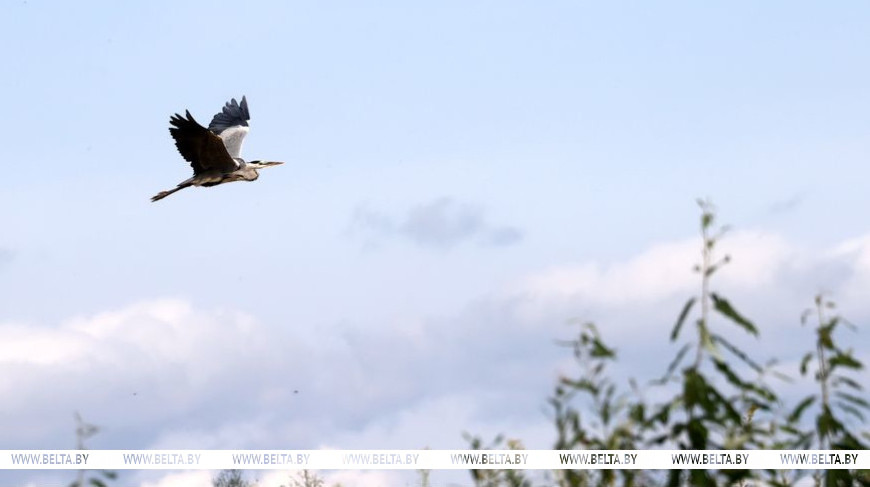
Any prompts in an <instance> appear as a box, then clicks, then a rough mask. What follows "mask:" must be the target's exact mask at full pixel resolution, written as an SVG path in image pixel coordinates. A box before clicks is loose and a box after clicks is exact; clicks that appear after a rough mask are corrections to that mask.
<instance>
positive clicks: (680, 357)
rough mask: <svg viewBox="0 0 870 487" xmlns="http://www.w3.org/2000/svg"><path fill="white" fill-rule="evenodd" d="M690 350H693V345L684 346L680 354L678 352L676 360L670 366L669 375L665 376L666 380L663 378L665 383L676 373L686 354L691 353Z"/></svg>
mask: <svg viewBox="0 0 870 487" xmlns="http://www.w3.org/2000/svg"><path fill="white" fill-rule="evenodd" d="M690 348H691V345H690V344H688V343H687V344H685V345H683V347H682V348H681V349H680V351H679V352H677V355H676V356H675V357H674V360H672V361H671V363H670V364H669V365H668V372H667V374H666V375H665V377H664V378H662V382H663V383H664V382H665V381H667V380H668V379H669V378H670V377H671V375H672V374H673V373H674V370H676V369H677V366H679V365H680V362H682V361H683V357H685V356H686V353H687V352H688V351H689V349H690Z"/></svg>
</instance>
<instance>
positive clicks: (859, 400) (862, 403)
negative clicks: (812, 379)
mask: <svg viewBox="0 0 870 487" xmlns="http://www.w3.org/2000/svg"><path fill="white" fill-rule="evenodd" d="M834 394H835V395H836V396H837V397H839V398H840V399H842V400H844V401H848V402H850V403H852V404H854V405H856V406H858V407H861V408H864V409H870V403H867V400H866V399H864V398H863V397H858V396H853V395H852V394H847V393H845V392H842V391H837V392H836V393H834Z"/></svg>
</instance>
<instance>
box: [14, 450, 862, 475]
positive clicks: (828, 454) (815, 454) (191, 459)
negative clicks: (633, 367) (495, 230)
mask: <svg viewBox="0 0 870 487" xmlns="http://www.w3.org/2000/svg"><path fill="white" fill-rule="evenodd" d="M833 468H840V469H842V468H845V469H870V450H717V451H713V450H710V451H690V450H0V470H81V469H87V470H223V469H241V470H302V469H311V470H418V469H426V470H470V469H510V470H527V469H528V470H574V469H612V470H632V469H639V470H672V469H709V470H722V469H749V470H762V469H775V470H791V469H813V470H815V469H833Z"/></svg>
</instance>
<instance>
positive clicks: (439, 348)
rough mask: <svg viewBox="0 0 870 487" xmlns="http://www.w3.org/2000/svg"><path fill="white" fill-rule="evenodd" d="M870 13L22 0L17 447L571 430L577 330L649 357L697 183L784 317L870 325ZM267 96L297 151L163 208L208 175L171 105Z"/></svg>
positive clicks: (247, 444) (5, 356)
mask: <svg viewBox="0 0 870 487" xmlns="http://www.w3.org/2000/svg"><path fill="white" fill-rule="evenodd" d="M868 15H870V6H868V5H867V4H866V3H864V2H838V3H837V4H835V5H832V4H825V5H822V4H819V3H817V2H765V3H763V4H760V3H758V2H729V3H727V4H725V3H721V4H711V3H697V2H656V3H654V4H651V3H645V2H606V3H604V2H599V3H591V2H586V3H582V2H549V3H547V4H546V5H542V4H541V3H540V2H537V3H534V4H533V3H528V2H477V3H474V4H469V3H468V2H439V3H438V4H437V5H436V4H419V3H415V4H413V5H412V4H409V3H407V2H379V3H377V4H368V5H363V4H360V3H359V2H309V3H300V2H251V3H248V4H238V3H230V2H183V3H182V2H139V3H133V2H127V3H118V2H74V3H63V2H43V1H38V0H27V1H16V2H7V3H4V4H3V6H2V7H0V50H2V53H3V60H4V66H5V69H4V74H3V76H2V78H0V86H2V87H3V90H2V91H3V93H5V96H6V99H5V101H4V105H5V106H4V116H3V117H0V128H2V133H3V135H4V137H5V141H6V144H5V147H6V150H5V158H6V159H7V165H6V168H7V171H6V173H5V175H4V177H2V178H0V207H2V208H4V210H3V211H2V212H0V227H2V228H3V231H2V232H0V310H2V311H0V337H5V338H3V340H0V341H5V342H6V344H7V346H6V347H5V348H4V347H0V371H2V375H5V376H6V377H11V379H7V380H6V381H5V382H0V395H2V396H4V397H10V396H9V394H11V393H12V391H17V393H15V394H14V395H15V399H14V400H13V401H11V402H10V403H7V404H6V405H5V406H3V407H2V409H7V411H5V413H4V414H0V417H2V418H7V419H0V430H7V431H10V432H11V433H10V434H6V435H2V438H0V448H41V447H45V448H62V447H69V446H71V445H72V442H73V438H72V431H73V422H72V411H73V410H80V411H81V412H82V414H83V415H85V417H86V418H88V419H90V420H91V421H93V422H95V423H98V424H101V425H102V426H103V427H104V432H103V433H102V434H101V435H100V436H98V437H97V438H95V439H94V445H93V447H94V448H98V447H105V448H148V447H158V446H162V447H191V448H200V447H202V448H210V447H220V448H281V447H287V446H292V447H296V448H318V447H321V446H333V447H346V448H354V447H358V448H365V447H388V448H406V447H407V448H419V447H424V446H430V447H433V448H439V447H440V448H454V447H456V448H459V447H463V446H464V443H463V441H462V438H461V432H462V431H464V430H469V431H472V432H480V433H486V434H490V433H492V434H494V433H496V432H505V433H508V434H511V435H514V436H520V437H524V440H525V441H526V442H527V443H528V444H529V446H531V447H540V448H546V447H548V446H549V444H548V441H549V440H550V439H551V430H550V429H549V428H550V427H549V425H547V422H546V418H545V417H544V416H543V414H542V413H541V410H542V408H543V407H544V398H545V395H546V393H547V392H548V389H549V387H550V385H551V384H552V381H553V380H554V379H555V377H556V376H557V373H558V371H559V370H560V367H563V366H564V365H565V364H566V362H565V359H567V358H568V357H567V356H565V355H562V352H561V351H559V350H558V349H557V348H555V347H554V346H553V340H554V339H556V338H564V336H565V333H566V330H568V329H567V328H566V327H565V326H564V323H565V320H567V319H569V318H572V317H576V316H581V317H583V318H586V319H591V320H594V321H596V322H599V323H600V324H601V325H602V327H603V328H605V329H607V330H610V332H609V333H612V336H610V335H608V336H610V338H611V339H612V340H613V341H614V342H615V343H616V344H617V345H620V346H622V347H625V348H626V349H627V350H634V353H635V354H634V355H633V357H636V359H635V360H633V361H632V360H628V365H626V367H627V368H629V369H630V368H631V365H632V364H634V365H640V366H641V367H643V365H642V364H643V363H644V362H643V360H642V358H643V357H644V354H643V350H644V345H645V344H644V343H643V339H642V338H643V337H647V338H648V337H653V336H654V337H659V338H662V339H664V337H665V333H664V332H661V327H666V326H669V325H670V323H671V322H672V319H673V316H674V315H675V314H676V312H677V311H678V307H679V303H680V301H681V300H683V299H685V297H686V296H687V295H688V294H689V293H691V292H692V290H693V289H694V287H693V284H692V282H693V281H692V279H694V277H693V276H692V275H691V273H690V272H689V270H690V268H691V265H692V264H693V263H694V262H695V260H696V254H695V253H694V252H695V250H693V249H694V247H692V244H693V242H694V240H692V239H693V238H695V229H696V221H697V207H696V206H695V204H694V200H695V198H696V197H710V198H712V199H713V200H714V201H715V202H716V203H717V204H718V206H719V207H720V208H721V210H722V219H723V220H724V221H726V222H728V223H731V224H732V225H733V226H734V227H735V230H734V232H735V233H734V234H733V235H732V237H733V239H732V240H731V245H732V246H733V252H732V253H733V255H734V257H735V264H734V270H733V275H732V276H731V277H723V279H724V280H723V286H725V287H726V288H727V289H728V290H729V291H731V292H732V293H733V294H734V295H735V296H737V297H743V298H744V299H745V303H746V305H745V306H747V307H748V309H747V310H746V313H747V314H749V315H753V316H762V317H764V318H765V319H766V320H767V322H768V323H769V326H770V330H771V331H770V333H771V335H772V336H774V337H776V336H778V335H777V333H782V334H784V336H785V335H788V332H787V330H789V329H790V328H789V327H791V326H793V325H795V323H796V317H797V316H798V315H799V313H800V311H801V310H802V309H803V308H804V307H805V306H807V305H809V304H811V301H812V296H813V295H814V294H815V293H816V292H818V291H819V290H826V291H832V292H833V293H834V294H835V297H839V298H840V299H841V300H842V301H844V303H843V304H844V306H846V309H845V311H844V312H846V313H847V314H849V315H850V316H852V318H853V320H858V321H859V320H860V318H862V317H863V318H870V308H867V305H866V302H864V301H863V300H862V299H861V297H860V296H861V291H862V290H864V291H866V289H867V288H866V287H862V285H868V284H870V277H868V276H870V228H868V224H867V219H866V215H867V208H870V192H868V191H867V188H868V185H867V181H868V180H870V119H868V117H867V114H868V113H870V95H868V90H867V86H870V54H868V51H867V49H866V46H868V45H870V31H868V30H867V29H866V25H867V22H868V20H870V19H868ZM242 95H246V96H247V97H248V101H249V103H250V110H251V116H252V120H251V133H250V135H249V136H248V138H247V140H246V143H245V147H244V152H243V156H245V157H247V158H248V159H272V160H283V161H285V162H286V164H285V165H283V166H280V167H278V168H272V169H267V170H265V171H263V174H262V177H261V178H260V180H258V181H257V182H255V183H245V184H234V185H228V186H225V187H218V188H210V189H203V188H193V189H187V190H184V191H182V192H179V193H177V194H176V195H173V196H172V197H170V198H168V199H166V200H163V201H160V202H159V203H151V202H150V201H149V197H150V196H151V195H153V194H154V193H156V192H157V191H160V190H162V189H168V188H170V187H172V186H174V185H175V184H176V183H177V182H179V181H181V180H183V179H186V178H187V177H188V176H189V167H188V166H187V165H186V164H185V163H184V161H183V160H182V159H181V158H180V157H179V156H178V154H177V153H176V151H175V147H174V145H173V143H172V140H171V138H170V137H169V133H168V131H167V128H168V118H169V116H170V115H171V114H173V113H175V112H183V111H184V110H185V109H189V110H190V111H191V113H192V114H193V115H194V116H195V117H197V119H198V120H199V121H200V122H203V123H205V122H207V121H208V120H210V117H211V116H212V115H213V114H214V113H215V112H216V111H217V110H218V109H219V108H220V107H221V106H222V105H223V103H224V102H226V101H227V100H229V99H230V98H232V97H235V98H239V97H241V96H242ZM726 248H727V247H726ZM741 253H742V255H741ZM741 258H742V259H743V261H742V262H741ZM729 279H730V280H729ZM729 286H730V287H729ZM775 289H776V290H775ZM641 322H643V324H640V323H641ZM639 328H642V330H641V329H639ZM777 330H779V331H777ZM778 343H779V342H778ZM782 343H784V344H783V345H782V350H783V353H782V354H783V355H784V356H785V357H784V358H786V359H787V358H788V354H789V353H796V352H794V348H795V347H797V346H798V345H794V346H791V348H789V346H790V345H791V344H792V343H793V342H782ZM632 347H634V349H633V348H632ZM798 349H799V350H803V349H804V347H803V342H801V346H800V347H799V348H798ZM22 350H26V351H27V353H23V352H21V351H22ZM31 352H32V353H31ZM863 352H864V353H865V355H866V353H867V349H866V347H864V349H863ZM36 357H42V358H41V359H40V358H36ZM467 370H477V371H478V373H467ZM499 370H509V371H512V373H511V374H508V375H507V376H504V377H501V378H500V379H494V378H493V377H494V376H493V375H490V374H489V372H492V373H495V372H496V371H499ZM641 370H642V369H641ZM292 389H298V390H300V393H299V394H298V395H296V396H288V395H287V391H288V390H292ZM134 390H135V391H136V392H137V395H136V398H137V399H138V404H137V403H136V402H132V400H131V399H130V397H131V396H130V395H131V394H132V392H133V391H134ZM241 398H246V399H248V400H243V399H241ZM327 405H328V406H327ZM2 409H0V411H2ZM277 411H281V413H280V414H279V413H278V412H277ZM9 413H11V414H9ZM131 414H132V415H134V416H135V417H136V418H137V419H136V420H135V421H132V420H130V415H131ZM432 424H438V425H440V427H437V428H436V427H433V426H431V425H432ZM4 475H6V474H4ZM33 475H37V474H33ZM33 478H34V477H28V476H16V477H15V478H14V479H12V478H11V477H10V481H11V482H17V483H14V484H13V485H29V484H28V482H31V483H32V482H36V480H33ZM130 479H132V481H134V482H139V483H140V484H141V485H150V486H157V485H159V486H161V487H167V486H170V485H172V484H171V482H172V480H171V479H169V480H167V479H166V478H163V479H161V478H157V477H154V476H151V477H148V476H146V475H144V474H142V475H140V476H131V477H130ZM391 479H392V478H390V479H387V480H385V479H383V478H368V480H366V479H364V478H361V479H357V481H358V482H361V484H360V485H363V484H364V483H365V482H373V483H378V482H385V481H395V479H392V480H391ZM42 481H43V482H44V481H45V479H43V480H42ZM200 481H201V479H200ZM433 481H438V479H436V478H433ZM149 482H150V483H149ZM160 482H163V483H160ZM184 482H187V483H186V484H185V485H192V484H191V482H194V481H193V480H191V479H190V478H187V479H186V480H184ZM267 485H271V484H267ZM275 485H277V484H275Z"/></svg>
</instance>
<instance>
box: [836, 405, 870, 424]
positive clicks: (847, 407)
mask: <svg viewBox="0 0 870 487" xmlns="http://www.w3.org/2000/svg"><path fill="white" fill-rule="evenodd" d="M837 405H838V406H839V407H840V409H842V410H843V411H844V412H846V413H848V414H851V415H852V416H854V417H856V418H858V419H859V420H860V421H861V422H862V423H863V422H864V415H863V414H861V411H860V410H859V409H858V408H856V407H854V406H852V405H850V404H846V403H845V402H838V403H837Z"/></svg>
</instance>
